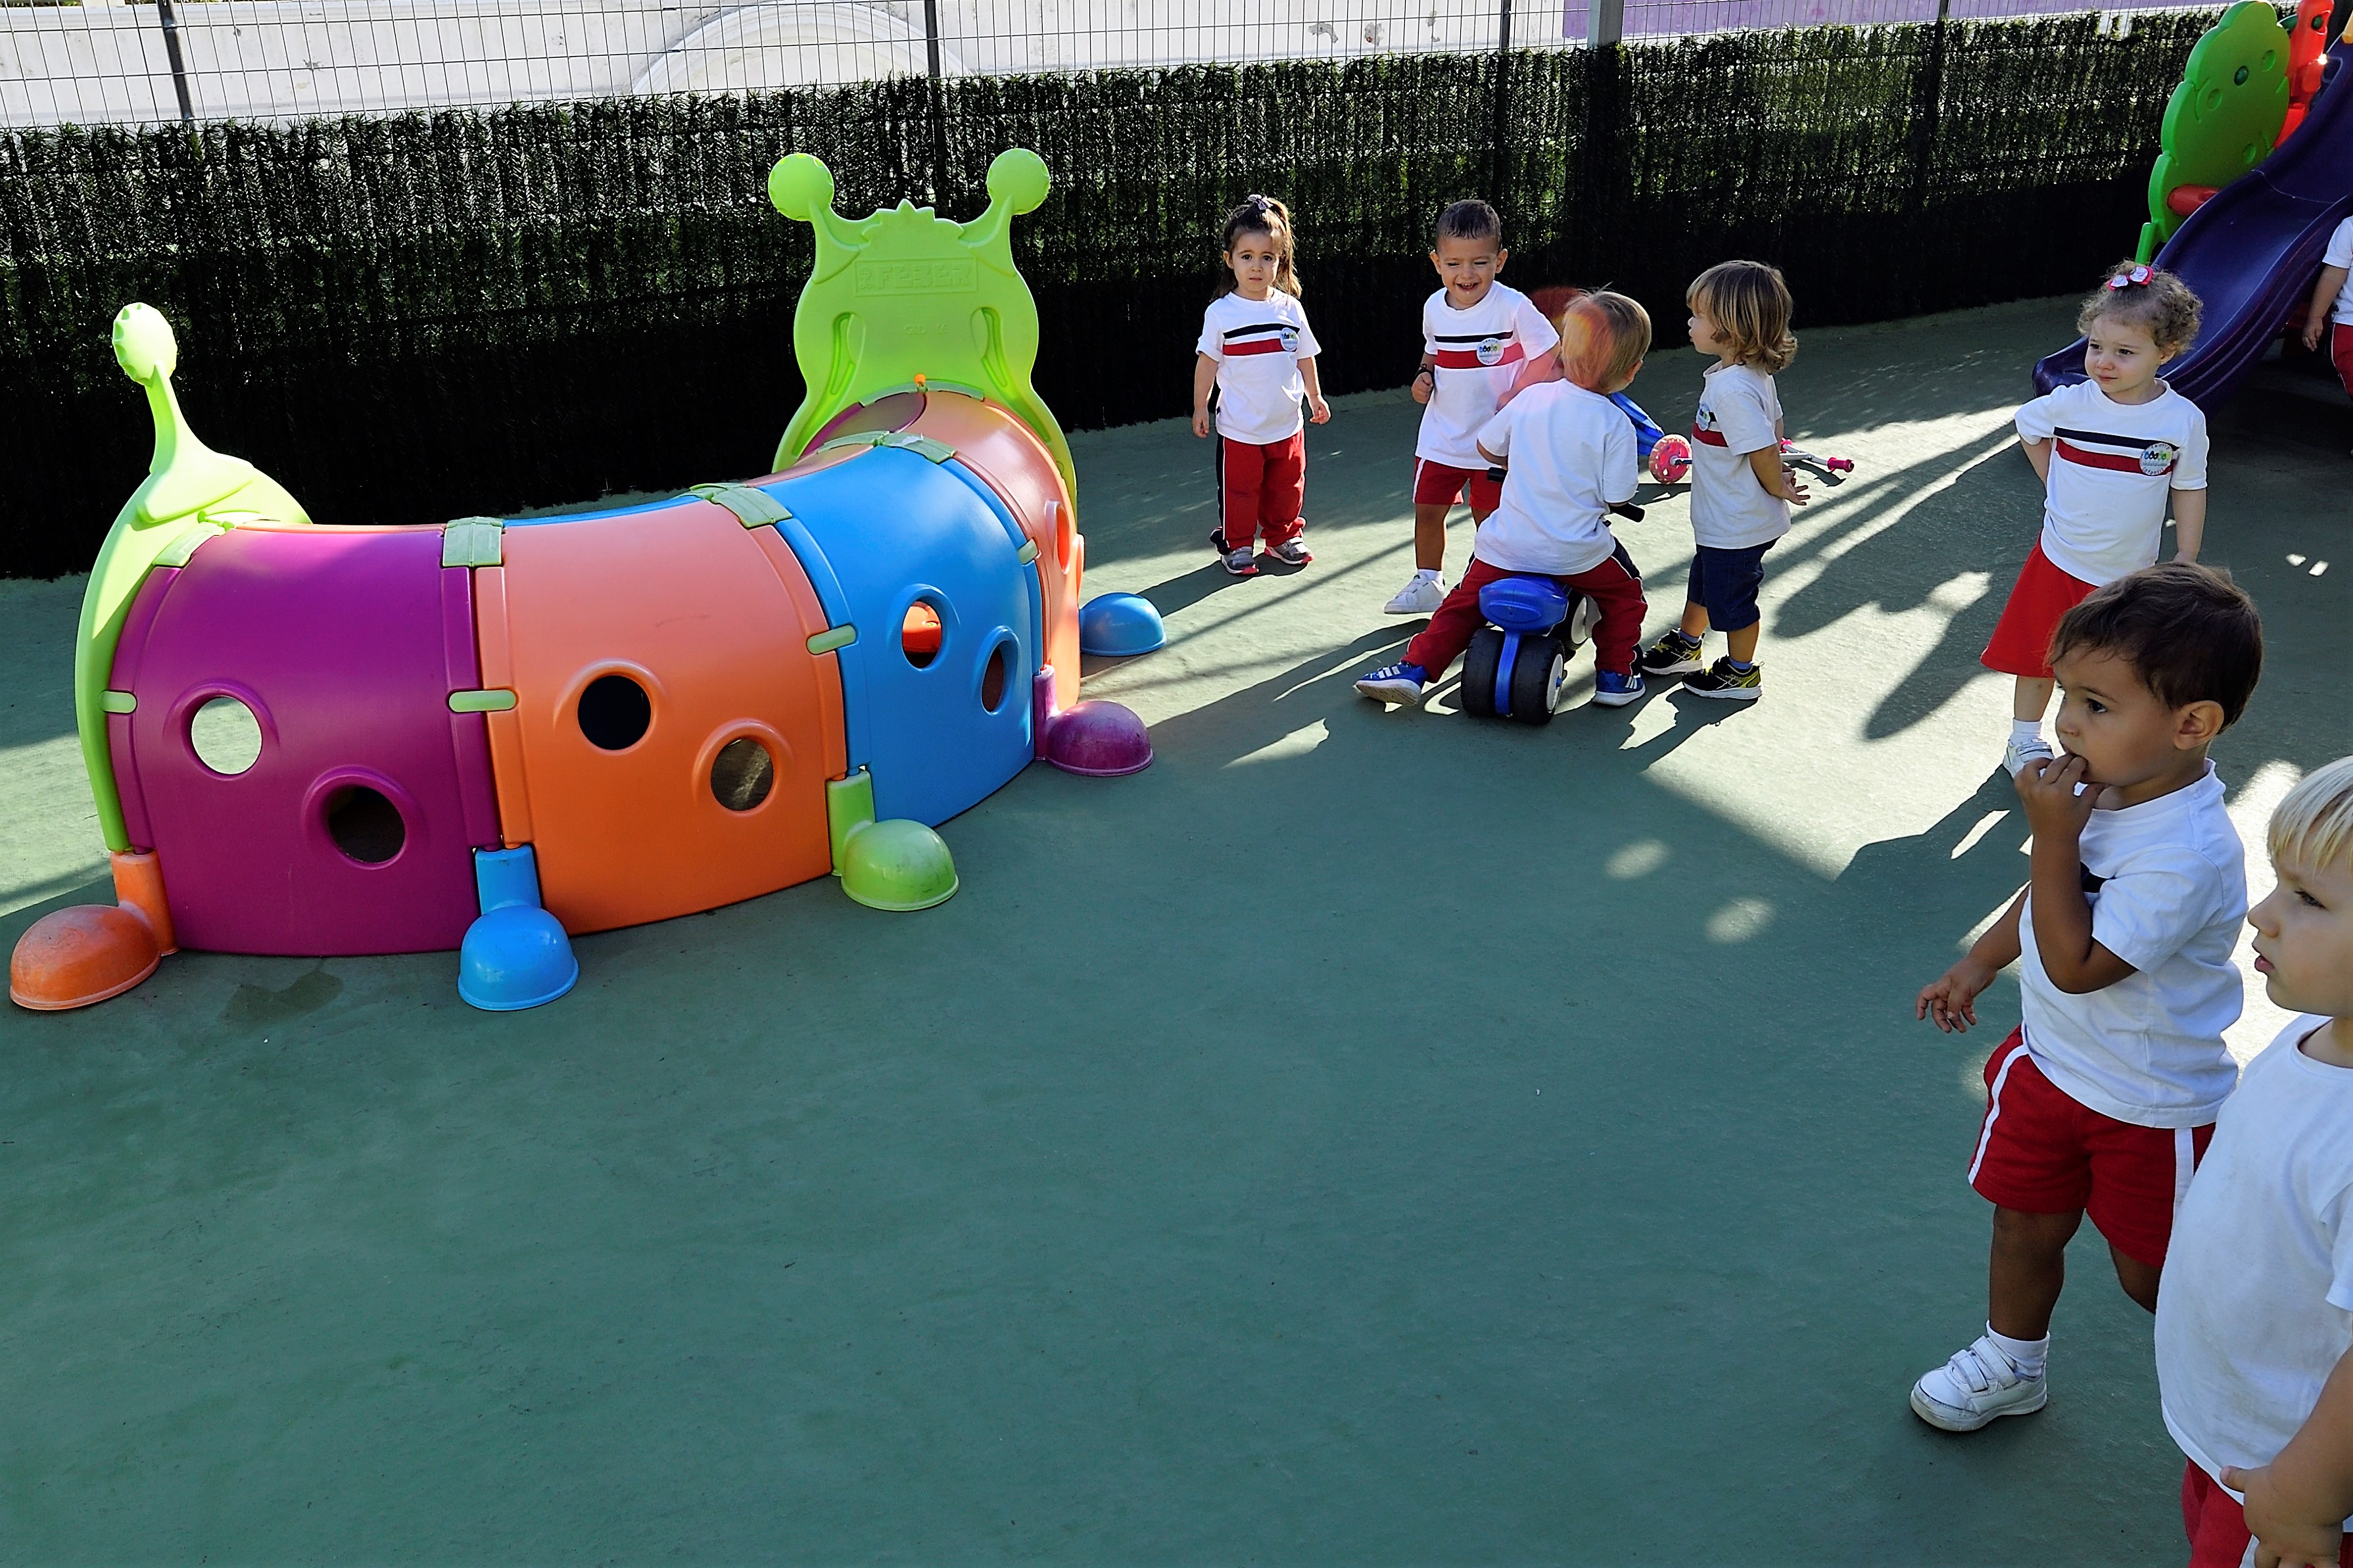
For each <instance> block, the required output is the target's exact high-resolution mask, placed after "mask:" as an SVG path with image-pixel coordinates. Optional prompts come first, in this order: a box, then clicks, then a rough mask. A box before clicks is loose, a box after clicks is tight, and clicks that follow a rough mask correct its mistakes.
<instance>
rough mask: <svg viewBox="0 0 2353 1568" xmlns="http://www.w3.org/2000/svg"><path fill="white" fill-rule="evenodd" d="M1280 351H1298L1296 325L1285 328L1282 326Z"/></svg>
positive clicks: (1291, 352)
mask: <svg viewBox="0 0 2353 1568" xmlns="http://www.w3.org/2000/svg"><path fill="white" fill-rule="evenodd" d="M1282 352H1283V353H1287V354H1296V353H1298V352H1299V329H1298V328H1297V327H1285V328H1283V329H1282Z"/></svg>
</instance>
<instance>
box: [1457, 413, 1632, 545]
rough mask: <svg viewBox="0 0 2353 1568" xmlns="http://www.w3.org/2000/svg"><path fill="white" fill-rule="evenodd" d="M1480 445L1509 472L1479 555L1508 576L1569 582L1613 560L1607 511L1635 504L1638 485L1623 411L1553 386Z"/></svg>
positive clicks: (1500, 419)
mask: <svg viewBox="0 0 2353 1568" xmlns="http://www.w3.org/2000/svg"><path fill="white" fill-rule="evenodd" d="M1478 439H1479V442H1480V443H1481V444H1482V445H1483V446H1484V447H1486V448H1487V450H1489V451H1491V452H1493V453H1494V454H1496V455H1497V456H1498V457H1502V458H1509V459H1510V461H1511V468H1510V469H1509V470H1508V471H1507V472H1506V473H1505V474H1504V499H1503V502H1502V504H1501V505H1499V506H1497V507H1496V508H1495V510H1494V511H1493V512H1492V513H1491V514H1489V516H1488V518H1487V521H1485V522H1482V523H1481V524H1480V525H1479V538H1478V541H1477V542H1476V543H1474V544H1473V545H1472V550H1471V552H1472V554H1473V555H1475V556H1477V557H1478V558H1479V559H1480V560H1482V561H1484V562H1485V563H1487V564H1488V565H1490V566H1500V567H1501V568H1503V569H1504V571H1506V572H1543V573H1547V574H1551V575H1554V576H1560V577H1567V576H1574V575H1575V574H1577V573H1579V572H1590V571H1592V570H1593V569H1594V568H1595V567H1596V566H1599V565H1600V564H1601V563H1603V562H1604V561H1607V560H1609V557H1610V555H1611V554H1612V553H1614V552H1616V550H1617V548H1618V540H1617V536H1616V535H1614V534H1612V533H1611V532H1610V531H1609V518H1608V517H1607V516H1606V515H1605V511H1606V509H1607V508H1608V507H1609V504H1610V503H1611V502H1613V501H1622V500H1632V499H1633V496H1634V486H1635V483H1636V481H1637V479H1638V477H1639V476H1638V475H1637V474H1636V472H1635V468H1634V426H1633V423H1632V422H1631V421H1630V420H1629V419H1628V418H1627V417H1626V415H1625V412H1624V411H1623V410H1622V409H1620V407H1619V406H1618V405H1616V404H1614V403H1612V402H1610V401H1609V399H1608V398H1606V397H1604V396H1602V395H1600V394H1599V393H1596V392H1588V391H1586V390H1585V388H1583V387H1581V386H1579V385H1577V384H1576V383H1575V382H1571V381H1553V382H1546V383H1545V384H1543V385H1541V386H1531V387H1528V388H1526V389H1525V390H1524V391H1523V392H1521V394H1520V395H1518V396H1517V397H1514V399H1512V401H1511V404H1510V405H1509V406H1508V407H1506V408H1504V410H1503V411H1502V412H1501V413H1499V414H1497V415H1495V416H1493V418H1491V419H1489V420H1488V421H1487V423H1486V424H1485V425H1484V426H1482V427H1481V429H1480V431H1479V436H1478ZM1483 460H1484V459H1482V461H1483Z"/></svg>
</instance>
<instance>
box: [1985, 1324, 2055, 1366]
mask: <svg viewBox="0 0 2353 1568" xmlns="http://www.w3.org/2000/svg"><path fill="white" fill-rule="evenodd" d="M1986 1338H1988V1339H1989V1340H1991V1341H1992V1342H1994V1344H1995V1345H1996V1347H1998V1348H1999V1349H2000V1352H2001V1353H2002V1354H2004V1355H2006V1356H2008V1357H2009V1358H2010V1365H2012V1366H2014V1367H2016V1368H2018V1375H2019V1376H2021V1377H2041V1376H2042V1363H2044V1362H2046V1361H2048V1360H2049V1359H2050V1357H2051V1336H2050V1335H2049V1334H2045V1335H2043V1336H2042V1338H2041V1339H2039V1340H2013V1339H2011V1338H2010V1336H2009V1335H2008V1334H1998V1333H1995V1332H1994V1331H1993V1325H1992V1324H1991V1323H1988V1324H1987V1325H1986Z"/></svg>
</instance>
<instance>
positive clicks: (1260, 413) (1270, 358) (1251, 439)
mask: <svg viewBox="0 0 2353 1568" xmlns="http://www.w3.org/2000/svg"><path fill="white" fill-rule="evenodd" d="M1194 346H1195V347H1196V348H1197V349H1198V351H1199V352H1200V353H1205V354H1207V355H1208V356H1209V357H1210V358H1211V359H1213V360H1216V361H1217V362H1218V434H1219V435H1220V436H1222V437H1225V438H1226V439H1227V440H1229V441H1241V442H1245V443H1247V444H1249V445H1250V446H1253V447H1265V446H1271V445H1272V444H1273V443H1274V442H1277V441H1287V440H1289V439H1291V437H1293V436H1295V435H1297V434H1298V433H1299V432H1300V430H1301V429H1303V427H1304V426H1305V423H1306V422H1305V421H1304V420H1303V419H1302V418H1301V417H1300V414H1299V400H1300V399H1301V398H1303V397H1304V396H1306V395H1307V382H1306V378H1305V377H1303V376H1302V375H1301V374H1300V373H1299V362H1300V361H1301V360H1303V359H1314V357H1315V356H1316V355H1317V354H1319V353H1323V352H1324V350H1323V347H1322V345H1320V344H1318V343H1317V342H1316V341H1315V334H1314V332H1313V331H1310V330H1309V328H1308V325H1307V312H1306V310H1304V309H1303V308H1302V307H1301V305H1300V303H1299V301H1298V300H1297V299H1296V298H1294V297H1293V296H1292V295H1289V294H1286V293H1284V292H1283V291H1282V289H1269V290H1268V291H1267V296H1266V298H1265V299H1263V300H1245V299H1243V298H1242V297H1241V296H1240V294H1220V295H1219V296H1218V297H1217V298H1216V299H1215V300H1211V301H1210V302H1209V308H1208V310H1206V311H1204V312H1203V313H1202V316H1201V341H1200V342H1198V343H1197V344H1195V345H1194Z"/></svg>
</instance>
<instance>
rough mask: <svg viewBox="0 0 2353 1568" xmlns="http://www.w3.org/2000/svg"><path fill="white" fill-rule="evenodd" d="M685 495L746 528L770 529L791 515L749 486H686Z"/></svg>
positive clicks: (779, 503) (770, 498)
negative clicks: (724, 511)
mask: <svg viewBox="0 0 2353 1568" xmlns="http://www.w3.org/2000/svg"><path fill="white" fill-rule="evenodd" d="M686 493H687V494H689V495H691V496H701V497H702V499H703V500H707V501H710V502H712V503H713V504H714V505H718V506H723V507H725V508H726V509H727V510H729V511H732V512H733V513H734V514H735V521H738V522H740V523H742V524H743V525H744V527H746V528H773V527H775V526H776V524H777V523H780V522H782V521H785V519H786V518H788V517H790V516H792V515H793V514H792V512H791V510H789V509H787V508H786V506H785V504H784V502H782V501H780V500H777V499H776V497H774V496H772V495H770V494H769V493H768V492H767V491H765V490H763V489H754V488H753V487H752V486H750V485H689V486H688V487H687V491H686Z"/></svg>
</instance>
